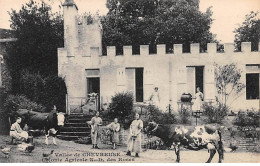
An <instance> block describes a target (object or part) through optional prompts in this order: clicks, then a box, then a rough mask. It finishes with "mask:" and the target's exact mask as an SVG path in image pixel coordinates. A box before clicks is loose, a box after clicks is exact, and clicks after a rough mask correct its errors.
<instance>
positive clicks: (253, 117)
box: [234, 109, 260, 127]
mask: <svg viewBox="0 0 260 166" xmlns="http://www.w3.org/2000/svg"><path fill="white" fill-rule="evenodd" d="M234 124H235V125H238V126H255V127H260V111H255V110H254V109H251V110H247V111H239V112H238V114H237V116H236V119H235V122H234Z"/></svg>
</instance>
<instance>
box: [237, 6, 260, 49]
mask: <svg viewBox="0 0 260 166" xmlns="http://www.w3.org/2000/svg"><path fill="white" fill-rule="evenodd" d="M257 15H258V12H257V13H255V12H253V11H251V13H250V14H248V15H246V19H245V21H244V22H243V23H242V25H240V27H239V28H237V29H235V31H234V33H236V34H235V41H234V42H235V46H236V49H237V50H239V51H241V43H242V42H251V43H252V44H251V49H252V51H257V48H258V43H259V41H260V19H257Z"/></svg>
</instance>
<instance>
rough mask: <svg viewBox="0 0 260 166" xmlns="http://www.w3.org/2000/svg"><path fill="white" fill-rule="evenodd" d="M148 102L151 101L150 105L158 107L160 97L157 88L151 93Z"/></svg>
mask: <svg viewBox="0 0 260 166" xmlns="http://www.w3.org/2000/svg"><path fill="white" fill-rule="evenodd" d="M150 100H151V101H152V104H153V105H155V106H156V107H158V108H159V107H160V95H159V92H158V87H155V88H154V92H153V93H152V95H151V97H150Z"/></svg>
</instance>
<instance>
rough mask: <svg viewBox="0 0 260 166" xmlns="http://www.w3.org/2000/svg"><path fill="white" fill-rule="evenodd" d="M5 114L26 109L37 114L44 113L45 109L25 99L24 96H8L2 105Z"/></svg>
mask: <svg viewBox="0 0 260 166" xmlns="http://www.w3.org/2000/svg"><path fill="white" fill-rule="evenodd" d="M4 108H5V111H6V113H11V112H13V111H17V110H18V109H28V110H31V109H32V110H33V111H37V112H45V110H46V108H45V107H44V106H43V105H41V104H37V103H36V102H33V101H31V100H29V99H28V98H26V97H25V96H24V95H9V96H8V97H7V98H6V101H5V103H4Z"/></svg>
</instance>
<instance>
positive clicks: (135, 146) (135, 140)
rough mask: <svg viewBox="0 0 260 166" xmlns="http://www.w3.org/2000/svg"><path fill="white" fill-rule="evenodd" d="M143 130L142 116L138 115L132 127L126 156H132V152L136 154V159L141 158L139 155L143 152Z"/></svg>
mask: <svg viewBox="0 0 260 166" xmlns="http://www.w3.org/2000/svg"><path fill="white" fill-rule="evenodd" d="M142 129H143V121H142V120H141V119H140V115H139V114H138V113H136V114H135V120H133V121H132V123H131V125H130V131H129V139H128V144H127V153H126V155H128V156H131V152H134V153H135V157H139V153H140V152H141V141H142V140H141V131H142Z"/></svg>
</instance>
